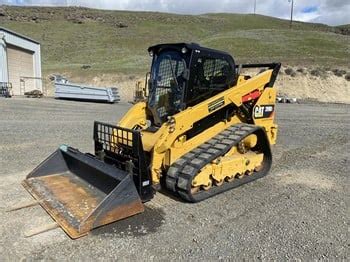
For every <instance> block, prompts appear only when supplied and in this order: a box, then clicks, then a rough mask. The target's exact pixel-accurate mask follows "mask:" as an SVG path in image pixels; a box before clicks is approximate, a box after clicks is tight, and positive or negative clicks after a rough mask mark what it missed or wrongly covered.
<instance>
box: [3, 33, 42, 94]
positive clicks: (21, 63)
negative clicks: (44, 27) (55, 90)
mask: <svg viewBox="0 0 350 262" xmlns="http://www.w3.org/2000/svg"><path fill="white" fill-rule="evenodd" d="M0 83H11V84H12V94H13V95H23V94H24V92H26V91H32V90H40V91H42V81H41V57H40V43H39V42H37V41H35V40H33V39H31V38H29V37H26V36H23V35H20V34H18V33H16V32H13V31H11V30H8V29H5V28H2V27H0Z"/></svg>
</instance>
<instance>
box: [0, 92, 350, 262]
mask: <svg viewBox="0 0 350 262" xmlns="http://www.w3.org/2000/svg"><path fill="white" fill-rule="evenodd" d="M129 107H130V105H129V104H115V105H110V104H93V103H84V102H71V101H58V100H54V99H24V98H14V99H0V167H1V168H0V221H1V223H0V233H1V238H0V259H1V260H2V261H4V260H5V261H13V260H19V259H25V258H27V259H45V260H51V259H54V260H71V259H73V260H88V261H90V260H95V259H105V260H109V259H115V260H120V261H127V260H149V261H152V260H156V261H159V260H164V261H165V260H167V261H168V260H173V261H175V260H176V261H178V260H181V261H183V260H189V259H191V260H210V261H213V260H218V259H223V260H228V259H236V260H242V259H247V260H261V259H264V260H286V259H288V260H295V259H302V260H309V259H326V260H328V259H330V260H334V259H337V260H348V259H349V258H350V251H349V250H350V242H349V239H350V235H349V232H350V231H349V206H350V194H349V187H350V181H349V173H350V151H349V146H350V142H349V136H350V135H349V134H350V122H349V119H350V106H349V105H336V104H278V105H277V122H278V124H279V127H280V129H279V137H278V144H277V145H276V146H275V147H274V148H273V154H274V164H273V168H272V170H271V172H270V174H269V175H268V176H266V177H264V178H262V179H260V180H258V181H255V182H253V183H250V184H247V185H244V186H241V187H239V188H237V189H234V190H231V191H229V192H226V193H224V194H221V195H218V196H216V197H214V198H211V199H208V200H206V201H203V202H200V203H198V204H187V203H183V202H181V201H178V200H176V199H173V198H169V197H167V196H165V195H163V194H161V193H157V194H156V196H155V198H154V200H152V201H151V202H149V203H147V204H146V211H145V213H143V214H140V215H137V216H134V217H131V218H129V219H126V220H123V221H119V222H116V223H113V224H110V225H108V226H105V227H102V228H99V229H96V230H94V231H92V232H91V233H90V234H89V235H88V236H86V237H84V238H81V239H78V240H74V241H73V240H71V239H70V238H69V237H67V235H66V234H65V233H64V232H63V231H62V230H61V229H60V228H58V229H55V230H52V231H49V232H46V233H42V234H40V235H37V236H34V237H31V238H25V237H24V232H26V231H28V230H30V229H33V228H35V227H38V226H40V225H43V224H46V223H50V222H52V220H51V218H50V217H49V216H48V215H47V214H46V212H45V211H44V210H43V209H42V208H41V207H40V206H35V207H31V208H26V209H23V210H19V211H13V212H6V209H7V208H8V207H10V206H13V205H14V204H18V203H20V202H24V201H28V200H30V199H31V197H30V195H29V194H28V193H27V192H26V191H25V190H24V189H23V188H22V186H21V185H20V182H21V180H22V179H24V177H25V175H26V174H28V173H29V172H30V171H31V170H32V169H33V168H34V167H35V166H37V165H38V164H39V163H40V162H41V161H42V160H43V159H44V158H45V157H47V156H48V155H49V154H50V153H51V152H53V151H54V150H55V149H57V147H58V145H59V144H61V143H65V144H69V145H71V146H73V147H77V148H80V149H81V151H89V152H92V151H93V143H92V127H93V121H94V120H100V121H105V122H110V123H115V121H116V120H117V119H119V118H120V117H121V116H122V115H123V114H124V112H125V111H126V110H127V109H128V108H129Z"/></svg>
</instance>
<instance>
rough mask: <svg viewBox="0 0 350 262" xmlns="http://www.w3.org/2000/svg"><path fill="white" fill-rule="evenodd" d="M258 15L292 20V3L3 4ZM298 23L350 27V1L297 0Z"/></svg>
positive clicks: (98, 0) (135, 0)
mask: <svg viewBox="0 0 350 262" xmlns="http://www.w3.org/2000/svg"><path fill="white" fill-rule="evenodd" d="M255 1H256V13H258V14H262V15H268V16H274V17H279V18H284V19H289V18H290V10H291V1H292V0H85V1H83V0H0V4H9V5H39V6H40V5H45V6H48V5H49V6H85V7H91V8H100V9H117V10H132V11H159V12H169V13H178V14H203V13H216V12H228V13H244V14H245V13H253V12H254V2H255ZM294 19H295V20H299V21H305V22H317V23H324V24H328V25H341V24H350V0H294Z"/></svg>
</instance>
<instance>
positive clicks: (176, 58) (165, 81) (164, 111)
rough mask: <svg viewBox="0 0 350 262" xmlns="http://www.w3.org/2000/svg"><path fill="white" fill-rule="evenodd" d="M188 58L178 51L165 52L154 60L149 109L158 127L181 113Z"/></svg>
mask: <svg viewBox="0 0 350 262" xmlns="http://www.w3.org/2000/svg"><path fill="white" fill-rule="evenodd" d="M185 59H186V56H185V55H183V54H182V53H180V52H177V51H163V52H161V53H160V54H159V55H158V56H156V57H155V58H154V60H153V65H152V71H151V79H150V83H151V84H150V90H149V97H148V107H149V108H150V109H151V111H152V113H153V118H154V122H155V124H156V125H161V124H162V123H163V122H164V121H166V119H167V116H170V115H173V114H175V113H177V112H179V111H180V109H181V104H182V95H183V90H184V87H185V82H186V79H185V78H184V74H183V73H184V71H185V69H186V68H187V66H186V60H185Z"/></svg>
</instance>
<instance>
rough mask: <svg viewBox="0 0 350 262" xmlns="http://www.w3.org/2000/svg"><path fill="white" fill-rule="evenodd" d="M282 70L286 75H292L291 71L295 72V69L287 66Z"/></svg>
mask: <svg viewBox="0 0 350 262" xmlns="http://www.w3.org/2000/svg"><path fill="white" fill-rule="evenodd" d="M284 72H285V73H286V75H289V76H290V75H292V74H293V73H295V71H294V70H293V68H290V67H288V68H287V69H285V70H284Z"/></svg>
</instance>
